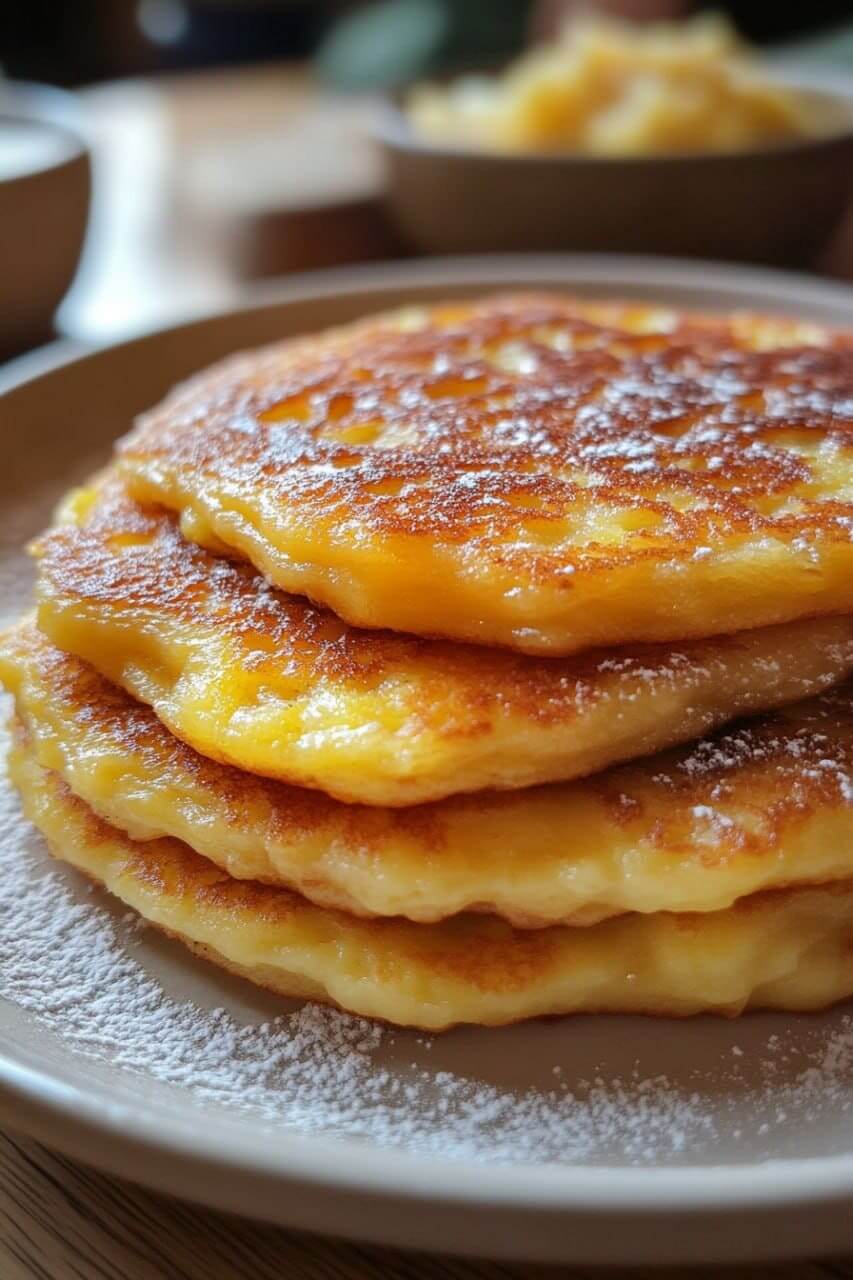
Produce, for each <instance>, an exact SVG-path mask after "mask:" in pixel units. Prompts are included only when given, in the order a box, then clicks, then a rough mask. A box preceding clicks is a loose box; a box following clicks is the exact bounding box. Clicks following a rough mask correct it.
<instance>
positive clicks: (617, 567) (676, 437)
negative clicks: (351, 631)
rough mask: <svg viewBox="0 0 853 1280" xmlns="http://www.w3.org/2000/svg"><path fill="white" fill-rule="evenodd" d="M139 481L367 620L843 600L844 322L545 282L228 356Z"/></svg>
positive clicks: (851, 446) (840, 604)
mask: <svg viewBox="0 0 853 1280" xmlns="http://www.w3.org/2000/svg"><path fill="white" fill-rule="evenodd" d="M122 458H123V462H122V465H123V467H124V469H125V472H126V474H127V477H128V482H129V484H130V486H131V489H132V492H133V494H134V496H136V497H137V498H139V499H141V500H145V501H157V502H160V503H164V504H166V505H167V506H169V507H171V508H174V509H175V510H176V511H179V512H180V513H181V515H182V519H183V527H184V532H185V533H186V534H187V536H189V537H191V538H195V539H196V540H198V541H199V542H201V543H203V544H204V545H206V546H209V547H212V548H214V549H220V550H221V549H222V548H223V547H228V548H231V549H232V550H233V551H235V552H236V553H238V554H239V555H241V556H243V557H245V558H246V559H248V560H250V561H251V562H252V563H253V564H255V565H256V566H257V567H258V568H259V569H260V570H261V571H262V572H263V573H264V574H266V576H267V577H268V578H269V580H270V581H271V582H273V583H275V584H276V585H278V586H279V587H282V588H284V589H286V590H288V591H293V592H297V593H300V594H304V595H307V596H309V597H310V598H311V599H312V600H314V601H316V602H318V603H321V604H324V605H327V606H329V607H330V608H332V609H333V610H334V611H335V612H336V613H337V614H338V615H339V616H340V617H342V618H344V619H346V620H347V621H348V622H350V623H352V624H354V625H358V626H361V627H389V628H392V629H394V630H398V631H406V632H413V633H416V634H419V635H441V636H445V637H450V638H453V639H457V640H466V641H475V642H478V643H482V644H493V645H506V646H509V647H511V648H514V649H518V650H522V651H525V652H530V653H551V654H567V653H575V652H578V651H580V650H582V649H586V648H590V647H593V646H605V645H618V644H631V643H634V642H637V641H654V642H661V641H681V640H683V639H685V638H686V637H708V636H712V635H716V634H722V633H725V632H729V631H740V630H745V629H749V628H754V627H759V626H766V625H771V624H774V623H779V622H786V621H791V620H794V619H797V618H803V617H812V616H815V615H817V614H830V613H842V612H849V611H851V610H853V536H851V532H853V335H850V334H836V333H833V332H831V331H828V330H825V329H823V328H820V327H819V326H816V325H810V324H803V323H798V322H796V321H785V320H781V319H779V318H773V317H763V318H762V317H749V316H733V317H729V318H721V319H716V320H715V319H702V318H701V317H699V318H697V317H692V316H690V315H683V314H679V313H676V312H674V311H672V310H671V309H664V308H661V307H654V306H639V305H630V306H629V305H624V306H622V307H620V306H616V305H610V306H606V305H602V304H598V305H595V304H583V303H578V302H575V301H572V300H571V299H566V298H561V297H559V296H552V295H547V294H543V295H541V296H531V295H521V296H508V297H497V298H491V299H487V300H485V301H481V302H478V303H473V304H469V305H463V304H452V305H445V306H438V307H433V308H431V309H429V308H424V309H420V310H418V309H410V310H407V311H404V312H398V313H396V314H394V315H390V316H385V317H379V318H376V319H373V320H369V321H366V322H364V321H362V322H360V323H358V324H356V325H353V326H351V327H349V328H344V329H340V330H337V331H332V332H331V333H329V334H325V335H320V336H319V337H310V338H306V339H302V340H300V341H297V342H292V341H291V342H287V343H285V344H283V345H280V346H277V347H270V348H267V349H264V350H262V351H259V352H256V353H254V354H248V355H243V356H240V357H238V358H236V359H232V360H231V361H229V362H226V363H225V364H224V365H219V366H216V367H215V368H214V369H212V370H210V371H208V372H207V373H203V374H201V375H200V376H199V377H197V378H196V379H195V380H194V381H192V382H190V383H189V384H187V385H185V386H182V387H180V388H179V389H178V390H177V391H176V392H175V393H174V394H173V395H172V396H170V397H169V398H167V400H166V401H165V403H164V404H162V405H161V406H160V407H159V408H157V409H155V410H154V411H153V412H152V413H150V414H149V415H148V416H146V417H144V418H143V419H142V420H141V422H140V424H139V426H138V428H137V429H136V430H135V431H134V432H133V434H132V435H131V436H130V437H129V438H128V439H127V440H126V441H125V443H124V446H123V450H122Z"/></svg>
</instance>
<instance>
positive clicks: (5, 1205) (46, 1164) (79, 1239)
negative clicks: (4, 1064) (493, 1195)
mask: <svg viewBox="0 0 853 1280" xmlns="http://www.w3.org/2000/svg"><path fill="white" fill-rule="evenodd" d="M593 1274H598V1275H602V1276H606V1277H607V1280H621V1278H624V1277H627V1276H632V1277H636V1278H637V1280H639V1278H641V1277H647V1276H656V1277H659V1280H669V1278H670V1277H671V1278H672V1280H685V1277H693V1276H695V1277H697V1280H700V1278H702V1280H707V1277H708V1276H709V1275H710V1274H711V1273H710V1272H709V1271H707V1270H705V1271H703V1270H701V1269H700V1268H678V1269H673V1270H671V1271H660V1272H658V1271H653V1270H650V1269H649V1268H644V1269H642V1270H638V1271H632V1272H624V1271H606V1272H594V1271H593V1270H592V1269H591V1268H570V1267H542V1266H525V1265H521V1264H511V1263H508V1264H503V1263H493V1262H477V1261H468V1260H466V1259H456V1258H446V1257H425V1256H423V1255H415V1254H407V1253H402V1252H398V1251H393V1252H392V1251H391V1250H386V1249H376V1248H373V1247H369V1246H366V1245H357V1244H346V1243H344V1242H342V1241H336V1240H321V1239H318V1238H317V1237H314V1236H306V1235H299V1234H296V1233H295V1232H289V1231H282V1230H280V1229H278V1228H276V1227H267V1226H263V1225H258V1224H257V1223H251V1222H243V1221H240V1220H238V1219H236V1218H230V1217H227V1216H226V1215H224V1214H220V1213H213V1212H211V1211H209V1210H207V1209H197V1208H194V1207H192V1206H190V1205H185V1204H179V1203H178V1202H176V1201H174V1200H169V1199H166V1198H165V1197H163V1196H157V1195H153V1194H151V1193H150V1192H147V1191H140V1190H138V1189H137V1188H135V1187H132V1186H130V1185H129V1184H128V1183H124V1182H119V1181H118V1180H117V1179H115V1178H107V1177H103V1176H102V1175H101V1174H98V1173H93V1172H92V1171H91V1170H89V1169H87V1168H85V1167H84V1166H83V1165H80V1164H76V1163H75V1162H73V1161H71V1160H66V1159H65V1157H64V1156H58V1155H53V1154H51V1153H50V1152H49V1151H46V1150H45V1149H44V1148H43V1147H40V1146H38V1145H37V1144H36V1143H34V1142H30V1141H29V1140H27V1139H23V1138H18V1137H15V1136H13V1135H11V1134H5V1135H3V1134H0V1277H2V1280H72V1277H73V1280H243V1278H244V1277H245V1280H356V1278H357V1280H374V1278H375V1280H394V1278H396V1277H399V1278H400V1280H422V1278H423V1280H426V1278H427V1277H441V1278H442V1280H537V1278H538V1277H542V1280H545V1278H546V1277H557V1276H572V1277H587V1276H591V1275H593ZM725 1274H726V1275H729V1276H732V1277H738V1278H739V1280H740V1278H742V1280H761V1278H762V1277H768V1278H770V1280H853V1260H851V1261H849V1262H840V1261H834V1262H814V1263H803V1264H801V1265H797V1266H789V1267H768V1266H756V1267H737V1268H732V1269H731V1270H727V1271H726V1272H725Z"/></svg>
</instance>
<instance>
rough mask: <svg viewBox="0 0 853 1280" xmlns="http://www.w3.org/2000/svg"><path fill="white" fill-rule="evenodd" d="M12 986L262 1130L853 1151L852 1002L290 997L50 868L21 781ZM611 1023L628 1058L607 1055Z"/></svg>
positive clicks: (2, 934)
mask: <svg viewBox="0 0 853 1280" xmlns="http://www.w3.org/2000/svg"><path fill="white" fill-rule="evenodd" d="M164 955H165V967H164V962H163V957H164ZM158 970H160V971H161V974H162V976H161V977H159V978H158V976H156V975H157V971H158ZM182 983H183V985H184V986H186V985H187V984H189V985H191V986H192V987H193V991H192V996H191V997H188V996H187V995H186V993H181V992H180V991H178V990H177V988H179V987H180V986H181V984H182ZM193 984H194V985H193ZM235 993H236V994H235ZM0 995H2V997H3V998H4V999H5V1000H7V1001H11V1002H13V1003H14V1004H15V1005H17V1006H19V1007H21V1008H22V1009H24V1010H25V1011H26V1012H27V1013H28V1015H29V1016H30V1017H31V1018H32V1019H34V1020H35V1022H36V1023H38V1024H39V1025H40V1026H42V1027H43V1028H46V1029H48V1030H49V1031H50V1032H51V1033H52V1035H53V1036H55V1037H58V1038H59V1039H60V1041H61V1043H62V1044H63V1046H64V1049H65V1051H67V1053H69V1054H72V1055H82V1056H83V1058H84V1060H85V1059H88V1060H90V1061H96V1062H100V1063H107V1064H109V1066H110V1069H111V1070H112V1071H118V1072H119V1073H123V1074H126V1076H127V1078H128V1079H130V1080H131V1081H132V1080H133V1079H134V1078H137V1079H138V1078H139V1077H145V1078H147V1080H148V1081H149V1082H154V1083H155V1084H156V1085H157V1086H158V1087H165V1088H166V1089H167V1090H169V1091H170V1092H172V1093H174V1092H175V1091H179V1096H180V1097H181V1099H182V1100H183V1101H185V1103H186V1106H187V1107H188V1108H191V1109H192V1108H199V1109H202V1108H204V1109H207V1110H208V1111H209V1110H210V1109H213V1110H214V1111H218V1112H222V1111H225V1112H229V1113H232V1114H238V1115H242V1116H243V1117H244V1119H245V1121H246V1122H247V1123H252V1124H255V1125H257V1126H260V1129H261V1131H263V1130H272V1131H276V1130H278V1131H281V1130H289V1131H297V1132H300V1133H303V1134H309V1135H311V1134H324V1135H327V1136H328V1135H344V1136H348V1137H355V1138H359V1139H361V1140H363V1141H366V1142H370V1143H373V1144H377V1145H380V1146H383V1147H396V1148H402V1149H406V1150H409V1151H415V1152H422V1153H432V1154H435V1155H442V1156H450V1157H475V1158H479V1159H481V1160H483V1161H489V1162H520V1161H535V1162H537V1163H539V1162H551V1163H553V1162H562V1163H596V1164H626V1163H627V1164H631V1165H648V1164H661V1163H664V1164H672V1163H677V1164H689V1163H695V1162H697V1161H698V1162H703V1161H707V1160H718V1159H730V1160H734V1161H738V1160H746V1159H752V1158H755V1156H756V1154H757V1155H758V1156H759V1157H760V1158H771V1157H773V1156H779V1155H786V1154H787V1155H792V1156H801V1155H807V1154H809V1144H810V1143H811V1145H812V1147H813V1148H814V1153H817V1151H818V1150H820V1148H821V1142H825V1141H826V1140H829V1141H834V1142H835V1143H836V1145H838V1144H839V1143H841V1144H842V1145H841V1146H840V1147H838V1149H839V1150H844V1149H845V1146H844V1144H845V1143H846V1145H847V1148H848V1149H849V1147H851V1146H853V1110H851V1104H853V1016H851V1015H850V1014H844V1013H838V1014H835V1015H832V1016H831V1017H829V1018H826V1019H820V1020H807V1019H806V1020H796V1019H794V1020H791V1021H790V1023H786V1022H785V1020H780V1019H749V1020H746V1021H745V1022H742V1023H739V1024H735V1025H730V1024H723V1023H717V1022H711V1021H710V1020H706V1019H700V1020H698V1021H692V1022H686V1023H681V1024H676V1023H656V1024H655V1023H650V1022H647V1021H643V1020H630V1019H621V1020H615V1021H613V1020H611V1021H610V1022H609V1027H610V1031H609V1032H608V1037H609V1038H608V1037H606V1036H604V1035H603V1020H596V1019H590V1018H586V1019H577V1020H567V1021H565V1022H563V1023H550V1024H543V1023H536V1024H531V1025H529V1026H527V1027H519V1028H507V1029H503V1030H495V1031H485V1030H467V1031H457V1032H454V1033H451V1034H449V1035H447V1036H443V1037H425V1036H423V1035H422V1034H418V1033H414V1032H412V1033H409V1032H403V1031H393V1030H390V1029H387V1028H381V1027H379V1026H377V1025H375V1024H372V1023H370V1022H368V1021H365V1020H363V1019H360V1018H355V1017H350V1016H346V1015H343V1014H339V1013H336V1012H334V1011H331V1010H328V1009H323V1008H320V1007H318V1006H312V1005H306V1006H305V1007H304V1008H294V1006H293V1005H292V1004H289V1003H286V1002H281V1001H276V1000H275V999H273V998H272V997H268V996H266V995H264V994H263V993H255V992H254V991H253V989H252V988H250V987H248V986H246V988H245V990H244V988H243V986H242V984H239V983H235V982H234V980H232V979H230V978H227V977H224V976H221V975H219V974H218V972H217V971H215V970H213V969H211V968H209V967H208V966H206V965H204V964H202V962H200V961H195V960H193V959H192V958H191V957H189V956H188V955H186V954H185V953H184V952H183V950H182V949H181V948H179V947H178V946H177V944H171V943H165V942H161V941H159V940H158V939H156V938H155V937H154V935H153V933H152V931H151V930H148V929H142V930H140V929H139V927H138V921H137V920H136V917H135V916H133V915H129V914H128V913H126V912H125V911H123V909H122V908H121V907H120V906H119V907H118V908H110V906H109V900H108V899H107V898H106V896H105V895H103V894H101V892H100V891H99V890H97V889H91V888H89V889H86V888H85V887H83V886H81V883H80V881H79V879H78V877H76V875H74V874H73V873H72V872H70V871H69V870H68V869H66V868H62V867H59V866H56V865H53V864H48V863H47V862H46V860H45V858H44V855H43V852H42V850H41V845H40V842H39V841H38V839H37V838H35V837H34V836H33V835H32V833H31V831H30V830H29V828H28V827H27V824H26V823H24V822H23V820H22V819H21V817H20V815H19V812H18V807H17V801H16V799H15V798H14V796H13V795H12V793H11V791H10V789H9V788H8V786H4V787H3V789H2V793H0ZM771 1025H772V1027H773V1028H774V1030H773V1034H772V1035H770V1036H769V1038H768V1031H767V1028H768V1026H771ZM616 1026H622V1027H624V1028H625V1031H626V1034H625V1035H624V1037H623V1040H624V1045H625V1050H626V1051H625V1052H619V1053H618V1054H616V1055H615V1056H614V1049H613V1045H614V1039H613V1034H612V1029H613V1028H614V1027H616ZM0 1036H2V1020H0ZM685 1045H687V1046H688V1048H689V1052H688V1054H687V1056H688V1058H689V1061H688V1063H687V1065H686V1066H685V1065H684V1058H685ZM742 1045H745V1046H747V1047H746V1049H743V1048H741V1046H742ZM756 1046H758V1048H757V1049H756ZM676 1050H678V1053H679V1058H680V1060H681V1066H680V1067H679V1068H678V1070H677V1071H675V1070H673V1071H672V1072H671V1073H670V1072H669V1071H667V1070H665V1069H664V1068H666V1054H667V1053H671V1054H672V1055H673V1058H674V1056H675V1051H676ZM662 1053H663V1057H662V1056H661V1054H662ZM617 1057H618V1061H617V1060H616V1058H617ZM757 1057H760V1069H759V1070H758V1071H757V1072H756V1060H757ZM691 1062H692V1063H694V1064H695V1065H691ZM496 1064H497V1065H496ZM811 1130H814V1137H813V1138H812V1137H810V1136H809V1133H810V1131H811ZM845 1132H846V1138H845ZM804 1133H805V1134H806V1137H805V1139H804V1136H803V1135H804ZM827 1135H830V1137H829V1139H827ZM741 1147H742V1149H741Z"/></svg>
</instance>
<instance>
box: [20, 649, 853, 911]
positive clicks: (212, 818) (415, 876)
mask: <svg viewBox="0 0 853 1280" xmlns="http://www.w3.org/2000/svg"><path fill="white" fill-rule="evenodd" d="M0 678H2V679H3V680H4V682H5V683H6V684H7V686H8V687H9V688H10V689H11V690H12V692H13V693H14V695H15V702H16V707H17V714H18V717H19V718H20V720H21V722H22V723H23V725H24V726H25V728H26V730H27V734H28V738H29V742H30V748H31V751H32V754H33V757H34V759H35V760H37V762H38V763H39V764H40V765H41V766H42V767H43V768H46V769H50V770H54V771H55V772H56V773H57V774H59V775H60V776H61V777H62V778H63V780H64V781H65V782H66V783H67V784H68V786H69V787H70V788H71V790H72V791H73V792H74V793H75V794H77V795H78V796H80V797H81V798H82V799H83V800H84V801H85V802H86V804H87V805H88V806H89V807H90V808H92V809H93V810H94V811H95V812H96V813H97V814H98V815H99V816H100V817H102V818H103V819H105V820H106V821H108V822H110V823H112V824H113V825H114V826H116V827H119V828H120V829H121V830H123V831H127V832H128V833H129V834H130V835H131V836H132V837H134V838H135V839H140V840H149V839H152V838H155V837H159V836H174V837H177V838H178V839H180V840H182V841H184V842H186V843H187V844H188V845H190V846H191V847H192V848H193V849H195V850H196V851H197V852H198V853H201V854H203V855H204V856H205V857H207V858H209V859H210V860H211V861H212V862H214V863H216V864H217V865H218V866H220V867H222V868H223V869H224V870H225V871H227V872H228V873H229V874H231V875H232V876H235V877H237V878H238V879H251V880H260V881H265V882H267V883H272V884H276V883H277V884H280V885H285V886H287V887H290V888H293V889H296V890H298V891H299V892H300V893H302V894H304V895H305V897H306V898H309V899H311V900H312V901H314V902H317V903H319V904H320V905H321V906H327V907H335V908H338V909H341V910H345V911H350V912H352V913H355V914H358V915H374V914H376V915H401V916H407V917H409V918H410V919H413V920H417V921H419V922H422V923H430V922H434V921H436V920H440V919H442V918H444V917H447V916H450V915H453V914H455V913H457V912H459V911H465V910H479V911H491V912H493V913H494V914H496V915H499V916H502V917H504V918H505V919H507V920H509V921H510V922H511V923H513V924H515V925H517V926H530V925H540V926H541V925H548V924H553V923H558V922H563V923H570V924H592V923H595V922H597V921H599V920H601V919H605V918H607V917H608V916H611V915H614V914H618V913H620V912H624V911H639V912H643V913H648V912H653V911H660V910H667V911H716V910H720V909H723V908H726V907H729V906H730V905H731V904H732V903H733V902H734V901H735V900H736V899H738V898H740V897H743V896H746V895H748V894H752V893H755V892H756V891H758V890H764V889H769V888H777V887H779V886H789V885H794V884H804V883H821V882H828V881H833V880H843V879H853V777H851V774H853V683H848V684H847V685H845V686H844V687H843V688H841V689H839V690H837V691H835V692H833V693H831V694H827V695H824V697H822V698H816V699H812V700H810V701H808V702H804V703H798V704H796V705H795V706H791V707H789V708H787V709H785V710H784V711H777V712H776V713H775V714H772V715H768V716H765V717H762V718H761V719H757V720H752V721H750V722H747V723H743V724H741V725H739V726H738V727H736V728H734V729H732V730H731V731H729V732H725V733H722V732H721V733H719V734H718V735H717V736H716V737H714V738H709V739H704V740H702V741H700V742H698V743H691V744H690V745H689V746H687V747H682V748H680V749H679V750H677V751H673V752H670V753H667V754H662V755H658V756H654V757H651V758H650V759H647V760H645V761H642V762H640V763H636V764H630V765H623V766H621V767H620V768H614V769H610V770H609V771H607V772H606V773H603V774H598V775H596V776H595V777H593V778H586V779H583V780H582V781H579V782H573V783H564V784H561V785H554V786H550V787H537V788H533V789H529V790H525V791H516V792H510V793H506V792H505V793H501V794H497V793H494V792H492V793H485V794H480V795H476V796H465V797H455V798H453V799H450V800H445V801H443V802H441V803H438V804H432V805H423V806H420V807H418V808H413V809H377V808H365V807H363V806H349V805H343V804H340V803H339V802H337V801H335V800H332V799H330V798H329V797H328V796H325V795H323V794H321V793H319V792H312V791H307V790H304V789H302V788H299V787H290V786H286V785H284V784H282V783H276V782H271V781H268V780H266V779H263V778H257V777H254V776H253V775H251V774H247V773H241V772H240V771H238V770H236V769H231V768H228V767H227V766H224V765H220V764H216V763H214V762H212V761H210V760H206V759H205V758H204V757H203V756H199V755H198V754H197V753H196V752H195V751H193V750H192V748H191V747H188V746H186V745H185V744H184V743H182V742H180V741H179V740H178V739H176V738H174V737H173V736H172V735H171V734H170V733H169V731H168V730H167V729H166V728H165V727H164V726H163V725H162V724H161V723H160V721H159V720H158V719H157V718H156V716H155V715H154V714H153V712H152V711H151V710H150V709H149V708H148V707H145V706H142V705H140V704H139V703H137V702H135V701H134V700H133V699H132V698H130V697H128V695H127V694H125V693H123V692H122V691H121V690H120V689H117V688H115V686H113V685H110V684H109V683H108V682H107V681H106V680H104V679H103V677H102V676H99V675H98V674H97V673H96V672H95V671H94V670H93V669H92V668H91V667H89V666H87V665H86V664H85V663H83V662H81V661H80V660H79V659H77V658H74V657H72V656H70V655H68V654H64V653H61V652H60V651H59V650H58V649H56V648H54V646H53V645H51V644H50V642H49V641H48V640H46V639H45V638H44V637H43V636H42V635H40V633H39V632H38V631H36V630H35V628H34V627H33V626H32V624H28V625H24V626H22V627H18V628H17V629H16V630H15V631H13V632H11V633H9V634H8V635H7V636H6V637H5V638H4V641H3V644H2V647H0Z"/></svg>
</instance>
